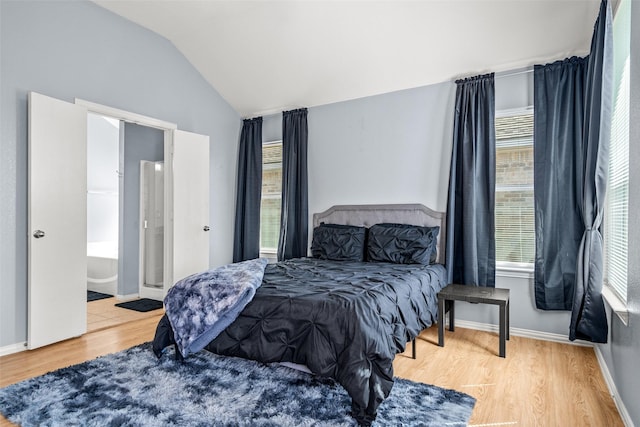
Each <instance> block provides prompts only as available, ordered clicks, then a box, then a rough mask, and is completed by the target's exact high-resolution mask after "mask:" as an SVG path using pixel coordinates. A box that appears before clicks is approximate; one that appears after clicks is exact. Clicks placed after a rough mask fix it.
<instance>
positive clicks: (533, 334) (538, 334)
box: [455, 320, 593, 347]
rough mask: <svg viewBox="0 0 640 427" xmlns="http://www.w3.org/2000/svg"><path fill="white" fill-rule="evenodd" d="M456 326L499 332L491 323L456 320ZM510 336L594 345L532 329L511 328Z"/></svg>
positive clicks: (496, 326)
mask: <svg viewBox="0 0 640 427" xmlns="http://www.w3.org/2000/svg"><path fill="white" fill-rule="evenodd" d="M455 325H456V326H460V327H461V328H467V329H475V330H478V331H485V332H496V333H498V332H499V328H498V325H494V324H489V323H480V322H472V321H470V320H456V321H455ZM509 335H513V336H514V337H524V338H532V339H535V340H542V341H552V342H559V343H562V344H571V345H579V346H582V347H593V343H590V342H589V341H583V340H575V341H570V340H569V337H568V336H567V335H563V334H554V333H551V332H542V331H534V330H532V329H522V328H514V327H511V328H509Z"/></svg>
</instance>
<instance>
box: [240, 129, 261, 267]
mask: <svg viewBox="0 0 640 427" xmlns="http://www.w3.org/2000/svg"><path fill="white" fill-rule="evenodd" d="M261 196H262V117H256V118H254V119H245V120H243V121H242V131H241V133H240V150H239V155H238V182H237V186H236V221H235V227H234V240H233V262H240V261H245V260H248V259H253V258H258V257H259V256H260V198H261Z"/></svg>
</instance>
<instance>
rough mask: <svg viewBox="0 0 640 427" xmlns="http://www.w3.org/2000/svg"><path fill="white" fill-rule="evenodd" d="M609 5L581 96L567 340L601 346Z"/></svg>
mask: <svg viewBox="0 0 640 427" xmlns="http://www.w3.org/2000/svg"><path fill="white" fill-rule="evenodd" d="M612 27H613V25H612V16H611V6H610V5H609V3H608V2H607V1H606V0H604V1H602V2H601V3H600V13H599V15H598V19H597V20H596V24H595V30H594V34H593V38H592V39H591V51H590V52H589V65H588V68H587V79H586V87H585V89H586V92H585V118H584V131H583V141H582V145H583V167H582V176H581V178H582V180H581V183H582V200H581V203H580V210H581V212H582V220H583V221H584V235H583V236H582V240H581V242H580V247H579V249H578V264H577V268H576V289H575V293H574V296H573V307H572V310H571V325H570V328H569V339H570V340H575V339H576V338H578V339H583V340H588V341H592V342H597V343H606V342H607V334H608V325H607V316H606V311H605V308H604V302H603V299H602V280H603V270H604V263H603V255H604V244H603V240H602V234H601V233H600V227H601V225H602V217H603V214H604V204H605V193H606V189H607V175H608V169H609V168H608V165H609V140H610V136H611V115H612V110H613V38H612Z"/></svg>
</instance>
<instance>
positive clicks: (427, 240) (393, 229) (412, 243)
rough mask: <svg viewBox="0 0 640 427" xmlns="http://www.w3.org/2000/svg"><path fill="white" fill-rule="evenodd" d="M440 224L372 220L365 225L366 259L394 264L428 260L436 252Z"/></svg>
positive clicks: (429, 260) (420, 262)
mask: <svg viewBox="0 0 640 427" xmlns="http://www.w3.org/2000/svg"><path fill="white" fill-rule="evenodd" d="M439 232H440V227H420V226H417V225H409V224H376V225H374V226H373V227H371V228H370V229H369V241H368V244H367V255H368V259H369V261H373V262H393V263H396V264H425V265H428V264H432V263H434V262H435V261H436V258H437V256H438V250H437V244H438V233H439Z"/></svg>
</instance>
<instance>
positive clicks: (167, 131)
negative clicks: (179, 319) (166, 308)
mask: <svg viewBox="0 0 640 427" xmlns="http://www.w3.org/2000/svg"><path fill="white" fill-rule="evenodd" d="M75 104H77V105H81V106H83V107H85V108H86V109H87V112H89V113H94V114H99V115H102V116H107V117H111V118H113V119H116V120H120V121H123V122H126V123H133V124H136V125H141V126H146V127H151V128H155V129H160V130H162V131H163V132H164V166H165V167H164V261H163V264H164V280H165V285H164V286H163V290H162V293H163V294H162V297H164V294H165V293H166V290H167V289H168V286H167V283H170V284H173V133H174V131H176V130H177V129H178V125H177V124H175V123H171V122H166V121H163V120H159V119H155V118H153V117H148V116H144V115H142V114H137V113H132V112H129V111H126V110H121V109H119V108H113V107H109V106H106V105H102V104H97V103H95V102H91V101H87V100H84V99H80V98H75ZM138 276H139V277H140V274H139V275H138ZM143 288H144V287H143V286H140V284H138V289H143ZM138 292H140V291H138ZM139 296H140V297H141V298H145V297H147V298H148V297H151V298H154V299H157V298H158V297H159V295H157V292H151V294H150V295H142V294H140V295H139Z"/></svg>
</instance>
